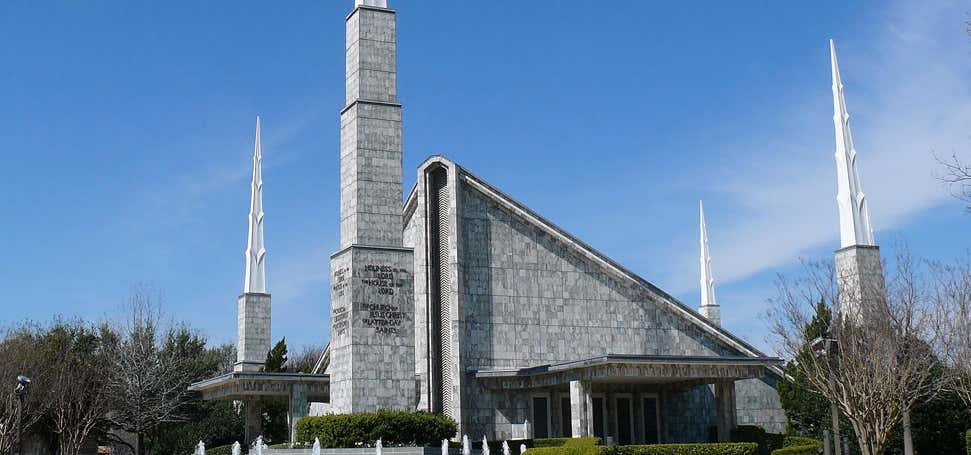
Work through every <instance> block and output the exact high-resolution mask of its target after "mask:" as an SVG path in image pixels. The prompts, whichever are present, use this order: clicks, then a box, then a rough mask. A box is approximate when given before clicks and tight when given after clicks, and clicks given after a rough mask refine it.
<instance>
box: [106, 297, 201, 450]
mask: <svg viewBox="0 0 971 455" xmlns="http://www.w3.org/2000/svg"><path fill="white" fill-rule="evenodd" d="M115 331H116V333H117V337H116V338H115V339H113V340H110V342H109V343H108V350H109V352H110V355H109V360H110V363H109V365H110V368H109V369H108V372H109V375H110V381H109V390H110V393H111V395H112V397H113V403H112V412H111V415H110V420H111V422H112V424H113V425H114V426H116V427H117V428H120V429H122V430H124V431H128V432H130V433H133V434H135V435H136V444H135V446H136V447H135V448H136V455H144V453H145V435H146V434H147V433H148V432H150V431H152V430H154V429H156V428H158V427H159V426H160V425H161V424H163V423H168V422H177V421H180V420H183V419H184V413H183V411H184V409H183V408H184V406H185V405H186V403H188V402H189V400H190V396H189V392H188V390H187V388H188V385H189V383H190V382H191V380H192V379H193V375H194V368H195V366H196V365H195V364H194V362H193V361H192V359H193V358H194V357H193V356H191V355H187V353H186V350H190V349H192V350H194V349H196V348H197V347H198V345H200V344H201V345H202V347H203V348H204V346H205V341H204V340H201V338H200V337H198V336H196V335H195V334H193V333H192V332H191V331H190V330H189V329H188V328H187V327H185V326H184V325H177V324H174V323H171V322H167V321H165V320H164V318H163V315H162V312H161V310H160V308H159V306H158V304H157V302H156V301H153V300H152V299H151V298H149V297H148V296H147V295H146V293H145V292H143V291H137V290H136V291H134V292H133V293H132V296H131V298H130V299H129V304H128V314H127V318H126V320H124V321H122V322H120V323H119V324H118V325H117V327H116V329H115Z"/></svg>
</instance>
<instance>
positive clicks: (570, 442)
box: [527, 437, 600, 448]
mask: <svg viewBox="0 0 971 455" xmlns="http://www.w3.org/2000/svg"><path fill="white" fill-rule="evenodd" d="M599 445H600V438H597V437H592V438H546V439H534V440H533V444H532V445H528V446H527V447H537V448H539V447H591V446H599Z"/></svg>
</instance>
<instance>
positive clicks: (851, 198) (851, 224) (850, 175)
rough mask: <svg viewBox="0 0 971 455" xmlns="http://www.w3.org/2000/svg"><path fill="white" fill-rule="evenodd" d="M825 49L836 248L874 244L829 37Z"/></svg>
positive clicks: (834, 54) (841, 83)
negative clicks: (834, 182) (837, 235)
mask: <svg viewBox="0 0 971 455" xmlns="http://www.w3.org/2000/svg"><path fill="white" fill-rule="evenodd" d="M829 51H830V58H831V59H832V64H833V123H834V124H835V125H836V176H837V179H838V194H837V195H836V201H837V202H838V203H839V211H840V247H841V248H846V247H850V246H855V245H869V246H874V245H876V243H875V242H874V241H873V228H872V227H871V226H870V209H869V207H868V206H867V200H866V196H865V195H864V194H863V187H862V185H861V184H860V173H859V171H858V170H857V166H856V148H855V147H854V146H853V136H852V135H851V134H850V114H849V113H848V112H847V111H846V99H845V98H844V96H843V79H842V78H841V77H840V67H839V63H838V62H837V61H836V43H835V42H833V40H829Z"/></svg>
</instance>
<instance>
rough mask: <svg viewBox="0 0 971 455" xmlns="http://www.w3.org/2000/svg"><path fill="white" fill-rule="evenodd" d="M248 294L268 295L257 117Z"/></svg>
mask: <svg viewBox="0 0 971 455" xmlns="http://www.w3.org/2000/svg"><path fill="white" fill-rule="evenodd" d="M243 292H244V293H246V294H250V293H256V294H265V293H266V248H265V247H264V245H263V152H262V150H261V148H260V117H259V116H257V117H256V144H255V146H254V148H253V183H252V188H251V193H250V207H249V234H248V235H247V239H246V280H245V282H244V283H243Z"/></svg>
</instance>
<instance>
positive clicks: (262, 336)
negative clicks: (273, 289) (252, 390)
mask: <svg viewBox="0 0 971 455" xmlns="http://www.w3.org/2000/svg"><path fill="white" fill-rule="evenodd" d="M236 314H237V321H236V327H237V330H238V333H237V334H236V336H237V339H236V340H237V341H236V364H235V365H233V371H260V370H261V369H262V368H263V364H264V363H266V354H267V353H268V352H270V294H260V293H246V294H243V295H241V296H239V301H238V303H237V313H236Z"/></svg>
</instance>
